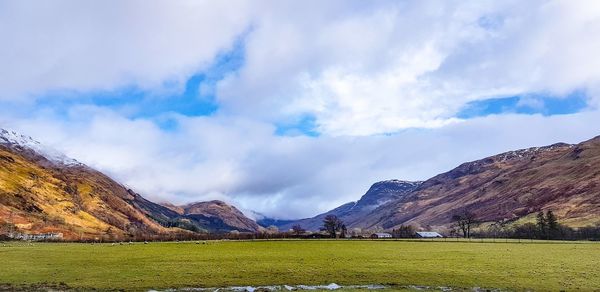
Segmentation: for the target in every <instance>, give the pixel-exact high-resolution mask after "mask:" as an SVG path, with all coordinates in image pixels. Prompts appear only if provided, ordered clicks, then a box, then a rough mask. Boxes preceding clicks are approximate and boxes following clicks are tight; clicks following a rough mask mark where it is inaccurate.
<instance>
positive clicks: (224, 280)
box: [0, 240, 600, 291]
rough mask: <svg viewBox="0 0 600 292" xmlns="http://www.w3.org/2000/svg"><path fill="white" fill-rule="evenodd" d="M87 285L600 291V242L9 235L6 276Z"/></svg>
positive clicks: (7, 281) (0, 252) (2, 263)
mask: <svg viewBox="0 0 600 292" xmlns="http://www.w3.org/2000/svg"><path fill="white" fill-rule="evenodd" d="M61 282H62V283H64V284H66V285H68V286H69V287H75V288H80V289H84V290H87V289H91V288H97V289H100V290H108V289H124V290H148V289H165V288H179V287H226V286H247V285H252V286H259V285H283V284H290V285H298V284H307V285H311V284H329V283H337V284H340V285H358V284H384V285H390V286H392V287H393V288H394V287H395V288H402V287H404V286H408V285H423V286H431V287H437V286H450V287H458V288H461V287H462V288H472V287H485V288H501V289H505V290H527V289H532V290H540V291H549V290H551V291H559V290H583V291H594V290H596V291H600V244H598V243H539V242H535V243H531V242H529V243H491V242H484V243H481V242H417V241H369V240H365V241H326V240H314V241H293V240H288V241H255V242H251V241H216V242H208V243H207V244H195V243H193V242H192V243H189V242H186V243H174V242H170V243H150V244H147V245H144V244H141V243H136V244H133V245H115V246H112V245H110V244H95V245H91V244H67V243H36V244H34V245H32V246H31V245H28V244H25V243H14V242H12V243H7V244H6V246H4V247H3V246H2V245H1V244H0V284H4V287H10V286H7V285H34V284H40V283H48V284H50V283H61Z"/></svg>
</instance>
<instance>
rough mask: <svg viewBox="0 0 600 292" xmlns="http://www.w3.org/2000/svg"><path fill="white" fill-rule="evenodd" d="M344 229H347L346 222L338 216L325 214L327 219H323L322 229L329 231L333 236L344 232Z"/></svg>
mask: <svg viewBox="0 0 600 292" xmlns="http://www.w3.org/2000/svg"><path fill="white" fill-rule="evenodd" d="M343 229H345V225H344V222H342V220H340V219H339V218H338V217H337V216H335V215H327V216H325V219H323V227H322V228H321V230H322V231H326V232H327V233H329V236H330V237H331V238H336V237H337V235H338V232H342V230H343Z"/></svg>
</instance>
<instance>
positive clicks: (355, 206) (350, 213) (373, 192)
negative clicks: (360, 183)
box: [275, 179, 423, 231]
mask: <svg viewBox="0 0 600 292" xmlns="http://www.w3.org/2000/svg"><path fill="white" fill-rule="evenodd" d="M422 183H423V182H420V181H403V180H397V179H392V180H385V181H380V182H376V183H374V184H373V185H372V186H371V187H370V188H369V190H368V191H367V192H366V193H365V194H364V195H363V196H362V197H361V198H360V200H358V201H356V202H350V203H346V204H344V205H341V206H339V207H337V208H335V209H333V210H330V211H328V212H326V213H323V214H320V215H317V216H315V217H312V218H306V219H301V220H296V221H281V222H280V224H278V223H279V222H276V221H275V224H276V226H277V227H279V228H280V229H281V230H287V229H290V228H291V227H292V226H294V225H300V226H302V227H303V228H305V229H307V230H313V231H316V230H319V228H320V227H321V225H322V224H323V219H324V218H325V216H327V215H335V216H337V217H339V218H340V219H342V221H344V222H345V223H346V224H347V226H352V225H353V224H357V223H358V222H360V220H361V219H362V218H363V217H364V216H366V215H367V214H369V213H370V212H372V211H373V210H375V209H377V208H378V207H380V206H382V205H384V204H387V203H390V202H394V201H397V200H400V199H402V198H403V197H404V196H406V195H407V194H409V193H411V192H412V191H414V190H415V189H417V188H418V187H419V186H420V185H421V184H422Z"/></svg>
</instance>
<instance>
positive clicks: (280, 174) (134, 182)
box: [3, 107, 600, 218]
mask: <svg viewBox="0 0 600 292" xmlns="http://www.w3.org/2000/svg"><path fill="white" fill-rule="evenodd" d="M3 115H4V116H5V117H7V116H8V117H10V113H3ZM173 118H174V119H176V120H177V124H178V127H177V129H176V130H164V129H161V128H159V127H158V126H157V125H156V124H155V123H154V122H152V121H150V120H146V119H135V120H131V119H127V118H124V117H122V116H121V115H120V114H119V113H117V112H114V111H112V110H110V109H106V108H99V107H74V108H72V109H70V111H69V117H68V119H66V120H64V119H61V118H56V117H55V116H53V115H52V114H49V113H46V114H41V113H40V115H38V118H36V119H22V118H19V117H10V118H8V119H5V121H4V123H3V124H4V126H5V127H9V128H12V129H17V130H19V131H21V132H23V133H27V134H29V135H32V136H33V137H36V138H37V139H39V140H41V141H42V142H43V143H45V144H48V145H51V146H54V147H55V148H57V149H59V150H61V151H63V152H64V153H66V154H67V155H68V156H71V157H74V158H76V159H78V160H80V161H82V162H84V163H86V164H88V165H90V166H92V167H95V168H97V169H99V170H101V171H103V172H105V173H107V174H109V175H111V176H112V177H114V178H116V179H117V180H119V181H121V182H123V183H125V184H126V185H128V186H130V187H132V188H134V189H136V190H137V191H139V192H141V193H142V194H143V195H145V196H147V197H148V198H150V199H153V200H156V201H171V202H175V203H187V202H193V201H201V200H209V199H221V200H225V201H228V202H230V203H234V204H236V205H237V206H240V207H241V208H243V209H245V210H254V211H259V212H261V213H264V214H267V215H270V216H275V217H280V218H298V217H305V216H312V215H315V214H317V213H319V212H322V211H326V210H329V209H331V208H333V207H336V206H338V205H340V204H342V203H345V202H348V201H352V200H357V199H358V198H359V197H360V196H361V195H362V194H363V193H364V192H365V191H366V190H367V189H368V187H369V186H370V185H371V184H372V183H374V182H376V181H379V180H383V179H392V178H398V179H407V180H423V179H427V178H429V177H432V176H434V175H436V174H438V173H441V172H444V171H448V170H450V169H452V168H454V167H456V166H458V165H459V164H461V163H463V162H466V161H471V160H475V159H480V158H483V157H486V156H489V155H493V154H497V153H500V152H503V151H508V150H514V149H519V148H525V147H533V146H541V145H547V144H552V143H555V142H559V141H564V142H569V143H576V142H580V141H582V140H586V139H589V138H591V137H593V136H595V135H597V134H598V131H597V127H595V125H597V124H598V123H600V113H599V112H584V113H577V114H571V115H560V116H541V115H516V114H514V115H493V116H487V117H482V118H475V119H471V120H468V121H462V122H459V123H455V124H451V125H446V126H443V127H439V128H435V129H414V130H407V131H403V132H401V133H398V134H395V135H387V136H385V135H380V136H369V137H365V136H360V137H349V136H340V137H331V136H319V137H308V136H278V135H275V132H276V129H275V127H274V126H273V125H271V124H269V123H263V122H256V121H253V120H247V119H244V118H234V117H228V116H212V117H185V116H175V117H173Z"/></svg>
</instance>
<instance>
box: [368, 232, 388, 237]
mask: <svg viewBox="0 0 600 292" xmlns="http://www.w3.org/2000/svg"><path fill="white" fill-rule="evenodd" d="M371 238H392V235H391V234H389V233H385V232H379V233H373V234H371Z"/></svg>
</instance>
